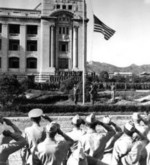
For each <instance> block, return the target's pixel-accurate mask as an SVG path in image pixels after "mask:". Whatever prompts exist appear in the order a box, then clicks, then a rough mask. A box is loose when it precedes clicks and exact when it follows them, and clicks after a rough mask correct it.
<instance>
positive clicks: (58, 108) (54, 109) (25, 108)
mask: <svg viewBox="0 0 150 165" xmlns="http://www.w3.org/2000/svg"><path fill="white" fill-rule="evenodd" d="M32 108H41V109H43V111H44V113H56V114H57V113H65V114H67V113H71V114H74V113H91V112H96V113H97V114H103V113H110V114H112V113H113V114H114V113H117V114H126V115H130V114H131V113H133V112H145V111H149V109H150V106H136V105H103V104H101V105H94V106H89V105H88V106H80V105H78V106H76V105H69V106H68V105H47V104H36V105H35V104H28V105H20V106H19V111H20V112H23V113H27V112H29V111H30V110H31V109H32Z"/></svg>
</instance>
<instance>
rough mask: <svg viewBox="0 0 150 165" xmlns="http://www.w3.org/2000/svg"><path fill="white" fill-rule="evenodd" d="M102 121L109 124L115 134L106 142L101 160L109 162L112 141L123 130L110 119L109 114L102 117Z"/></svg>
mask: <svg viewBox="0 0 150 165" xmlns="http://www.w3.org/2000/svg"><path fill="white" fill-rule="evenodd" d="M103 123H105V124H108V125H110V126H111V127H112V128H113V129H114V131H115V134H114V135H113V136H112V137H111V138H110V139H109V140H108V142H107V143H106V146H105V150H104V156H103V159H102V161H103V162H105V163H107V164H110V163H111V156H112V151H113V147H114V143H115V142H116V140H117V139H118V138H119V137H120V136H121V135H122V134H123V132H122V129H121V128H120V127H119V126H118V125H117V124H115V123H114V122H112V121H111V118H110V117H109V116H105V117H103Z"/></svg>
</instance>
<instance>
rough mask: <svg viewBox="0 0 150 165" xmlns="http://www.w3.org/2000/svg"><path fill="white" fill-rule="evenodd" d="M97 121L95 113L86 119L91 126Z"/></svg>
mask: <svg viewBox="0 0 150 165" xmlns="http://www.w3.org/2000/svg"><path fill="white" fill-rule="evenodd" d="M95 121H96V118H95V113H91V114H90V115H88V116H87V117H86V122H87V123H89V124H92V123H94V122H95Z"/></svg>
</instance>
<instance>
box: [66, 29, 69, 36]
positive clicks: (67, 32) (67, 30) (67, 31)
mask: <svg viewBox="0 0 150 165" xmlns="http://www.w3.org/2000/svg"><path fill="white" fill-rule="evenodd" d="M66 34H67V35H69V27H66Z"/></svg>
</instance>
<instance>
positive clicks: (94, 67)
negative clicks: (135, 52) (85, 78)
mask: <svg viewBox="0 0 150 165" xmlns="http://www.w3.org/2000/svg"><path fill="white" fill-rule="evenodd" d="M87 71H88V72H95V73H97V74H99V73H100V72H102V71H107V72H109V73H113V72H132V73H133V74H140V73H142V72H147V73H150V64H149V65H135V64H132V65H130V66H128V67H117V66H114V65H112V64H107V63H101V62H96V61H90V62H87Z"/></svg>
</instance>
